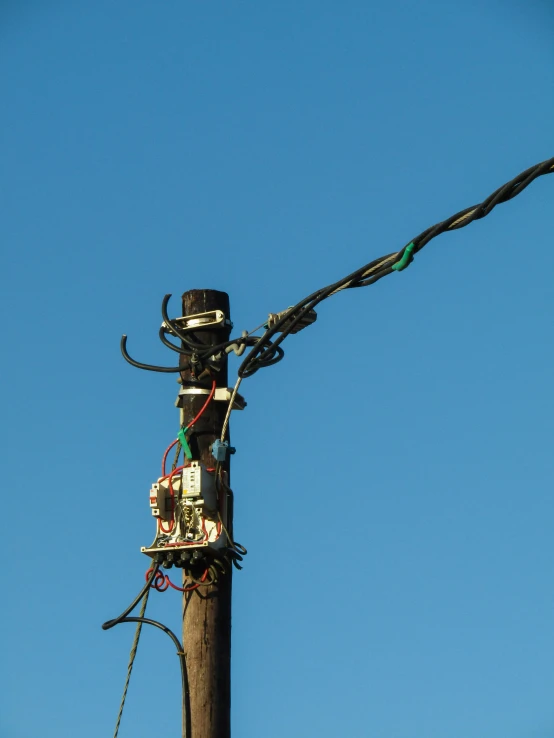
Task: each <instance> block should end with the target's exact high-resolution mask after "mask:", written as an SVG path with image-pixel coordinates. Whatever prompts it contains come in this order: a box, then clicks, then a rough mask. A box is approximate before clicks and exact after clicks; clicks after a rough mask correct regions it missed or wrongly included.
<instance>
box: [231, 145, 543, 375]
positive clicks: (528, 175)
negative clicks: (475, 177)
mask: <svg viewBox="0 0 554 738" xmlns="http://www.w3.org/2000/svg"><path fill="white" fill-rule="evenodd" d="M553 171H554V157H552V158H550V159H547V160H546V161H544V162H541V163H540V164H536V165H535V166H532V167H529V169H526V170H525V171H524V172H521V174H518V175H517V177H514V179H512V180H511V181H510V182H507V183H506V184H505V185H502V187H499V188H498V189H497V190H495V192H493V193H492V194H491V195H489V197H487V198H486V199H485V200H484V201H483V202H482V203H480V204H479V205H474V206H472V207H470V208H465V209H464V210H461V211H460V212H458V213H456V214H455V215H452V216H451V217H450V218H447V219H446V220H443V221H441V222H440V223H437V224H436V225H434V226H431V227H430V228H427V229H426V230H425V231H423V232H422V233H420V234H419V235H418V236H416V237H415V238H414V239H412V240H411V241H410V242H409V243H407V244H406V246H404V248H403V249H401V250H400V251H398V252H397V253H393V254H389V255H388V256H384V257H381V258H380V259H376V260H374V261H372V262H370V263H369V264H366V265H365V266H363V267H361V268H360V269H357V270H356V271H355V272H352V274H349V275H348V276H346V277H343V278H342V279H340V280H339V281H338V282H335V283H334V284H332V285H329V286H328V287H324V288H322V289H320V290H317V291H316V292H314V293H312V294H311V295H309V296H308V297H306V298H304V299H303V300H301V301H300V302H299V303H297V304H296V305H295V306H294V307H293V308H291V309H290V310H289V311H287V313H286V314H285V315H284V316H283V317H282V318H281V319H280V320H279V321H278V322H277V323H276V324H275V325H274V326H273V327H272V328H271V329H269V330H267V331H266V332H265V333H264V334H263V336H261V338H260V340H259V341H258V342H257V344H256V345H255V346H254V348H253V349H252V350H251V351H250V352H249V353H248V354H247V355H246V357H245V359H244V361H243V362H242V364H241V365H240V367H239V371H238V375H239V377H248V376H251V375H252V374H254V373H255V372H256V371H258V369H260V368H261V367H262V365H263V359H264V357H266V356H267V352H269V351H273V350H274V349H275V348H276V347H279V345H280V344H281V343H282V342H283V341H284V339H285V338H286V337H287V336H288V335H289V334H290V333H291V331H292V329H293V328H294V327H295V326H296V325H297V324H298V323H299V322H300V320H302V317H303V316H304V315H305V314H306V313H307V312H309V311H310V310H311V309H313V308H314V307H315V306H316V305H317V304H319V303H320V302H322V300H325V299H326V298H327V297H330V296H331V295H332V294H334V293H336V292H339V291H341V290H343V289H351V288H354V287H366V286H368V285H370V284H374V283H375V282H377V281H378V280H379V279H382V278H383V277H385V276H387V275H388V274H391V272H392V271H395V269H394V267H395V266H396V267H397V269H398V267H399V265H400V262H402V260H403V258H404V257H405V255H406V252H407V250H408V249H409V248H410V247H411V252H408V255H409V257H410V259H409V261H411V259H412V258H413V254H416V253H418V252H419V251H421V249H422V248H424V246H426V245H427V244H428V243H429V241H431V239H433V238H435V237H436V236H438V235H440V234H441V233H444V232H446V231H448V230H456V229H458V228H464V227H465V226H467V225H469V223H471V222H473V221H474V220H479V219H480V218H484V217H485V216H486V215H489V213H490V212H491V211H492V210H493V208H495V207H496V206H497V205H499V204H500V203H503V202H507V201H508V200H511V199H512V198H514V197H516V196H517V195H519V194H520V193H521V192H523V190H524V189H525V188H526V187H528V186H529V185H530V184H531V182H533V181H534V180H535V179H537V177H540V176H542V175H543V174H550V173H551V172H553ZM408 263H409V262H408ZM402 268H404V267H402ZM285 323H286V327H284V329H283V330H282V332H281V335H280V336H279V338H277V339H276V340H275V341H271V338H272V337H273V336H274V335H275V333H277V332H279V331H280V329H281V328H283V326H284V325H285Z"/></svg>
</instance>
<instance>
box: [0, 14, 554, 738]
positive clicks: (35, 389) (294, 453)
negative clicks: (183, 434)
mask: <svg viewBox="0 0 554 738" xmlns="http://www.w3.org/2000/svg"><path fill="white" fill-rule="evenodd" d="M553 32H554V9H553V7H552V5H551V3H549V2H540V1H539V0H527V2H524V1H523V0H519V1H516V0H504V2H500V0H469V2H465V1H464V2H462V1H461V0H459V1H456V2H454V1H453V0H447V1H446V2H445V1H444V0H417V2H415V1H414V2H408V0H402V1H400V0H388V1H387V2H384V1H383V2H363V1H362V0H348V1H347V2H341V3H339V2H329V0H319V1H318V2H315V1H314V0H296V2H289V1H288V0H286V1H285V2H276V1H275V0H269V1H268V0H265V1H264V2H232V1H228V2H222V1H221V0H211V1H210V2H208V1H207V0H163V1H161V2H160V1H158V2H154V0H118V2H113V1H108V0H95V1H94V2H90V1H88V2H85V1H84V0H82V1H81V2H74V3H70V2H67V1H66V2H63V1H62V0H58V1H57V2H54V1H53V0H52V1H51V2H47V1H46V0H44V1H42V0H41V1H40V2H39V0H36V1H35V2H32V1H31V0H29V1H28V2H24V1H23V0H21V2H15V0H13V1H12V2H7V1H6V0H4V2H2V3H0V99H1V115H0V141H1V143H0V146H1V152H2V166H1V170H0V188H1V202H2V208H1V212H2V215H1V218H0V237H1V244H2V254H3V256H2V290H1V293H0V299H1V301H2V310H3V316H4V319H3V323H2V333H3V335H2V346H3V360H2V365H1V376H2V394H3V398H2V414H3V422H2V430H1V434H2V452H3V463H2V480H3V496H4V509H3V516H2V528H1V536H2V537H1V540H2V542H3V546H4V561H5V562H6V565H5V566H6V568H5V575H4V585H3V607H2V610H1V616H0V618H1V625H2V652H1V653H2V678H1V694H2V698H1V699H2V708H1V717H0V735H1V736H2V738H35V737H36V736H40V737H41V738H60V737H65V736H79V738H100V736H110V735H111V734H112V731H113V724H114V720H115V716H116V712H117V708H118V705H119V700H120V694H121V689H122V686H123V679H124V676H125V669H126V664H127V657H128V651H129V647H130V643H131V639H132V635H133V628H132V626H121V627H119V628H116V629H115V630H113V631H110V632H109V633H104V632H102V631H101V629H100V624H101V623H102V622H103V621H104V620H106V619H107V618H109V617H113V616H115V615H116V614H117V613H118V612H120V611H121V609H122V608H123V606H124V605H126V604H127V603H128V602H129V601H130V600H131V598H132V597H133V596H134V594H135V593H136V592H137V591H138V589H139V588H140V586H141V582H142V577H143V572H144V570H145V566H146V560H145V558H144V556H143V555H142V554H141V553H140V546H141V545H144V544H147V543H149V542H150V540H151V538H152V534H153V526H152V519H151V516H150V512H149V509H148V503H147V493H148V489H149V487H150V484H151V482H152V481H154V480H155V478H156V476H157V474H158V468H159V461H160V456H161V453H162V451H163V449H164V448H165V446H166V445H167V443H168V442H169V441H170V440H171V439H172V438H174V437H175V433H176V428H177V423H178V418H177V415H176V411H175V409H174V407H173V401H174V397H175V394H176V389H177V385H176V384H175V377H174V376H172V375H169V376H168V375H166V376H164V375H155V374H148V373H146V372H140V371H138V370H136V369H133V368H131V367H129V366H128V365H127V364H125V363H124V361H123V360H122V358H121V356H120V354H119V348H118V342H119V338H120V335H121V334H122V333H123V332H125V333H128V334H129V348H130V350H131V351H132V353H133V354H134V355H136V356H137V357H138V358H141V359H142V360H144V361H148V362H152V363H167V362H169V361H172V360H173V357H171V356H169V355H168V353H169V352H167V350H166V349H164V348H163V347H162V346H161V344H160V343H159V342H158V340H157V337H156V333H157V329H158V327H159V323H160V315H159V305H160V301H161V298H162V296H163V295H164V294H165V293H166V292H172V293H174V294H175V295H176V296H178V295H179V294H180V293H181V292H183V291H185V290H187V289H191V288H197V287H211V288H217V289H222V290H225V291H227V292H229V294H230V296H231V303H232V313H233V319H234V322H235V326H236V328H237V330H239V331H240V330H242V329H251V328H253V327H254V326H255V325H257V324H259V323H260V322H262V321H263V319H264V318H265V317H266V316H267V313H268V312H270V311H271V312H273V311H278V310H282V309H284V308H285V307H287V306H288V305H290V304H291V303H293V302H296V301H297V300H298V299H300V298H301V297H303V296H304V295H305V294H307V293H309V292H311V291H313V290H314V289H316V288H317V287H320V286H322V285H324V284H326V283H328V282H331V281H334V280H335V279H337V278H338V277H340V276H342V275H343V274H347V273H348V272H349V271H351V270H353V269H354V268H356V267H357V266H360V265H362V264H363V263H365V262H367V261H369V260H371V259H372V258H375V257H377V256H379V255H381V254H385V253H389V252H391V251H394V250H396V249H398V248H399V247H401V246H403V245H404V244H405V243H407V241H409V240H410V238H412V237H413V236H415V235H416V234H418V233H419V232H420V231H421V230H423V229H424V228H426V227H427V226H429V225H431V224H432V223H434V222H436V221H438V220H440V219H443V218H445V217H447V216H449V215H450V214H451V213H453V212H455V211H457V210H460V209H461V208H463V207H466V206H469V205H472V204H474V203H475V202H478V201H480V200H481V199H483V198H484V197H485V196H487V195H488V194H489V193H490V192H492V190H494V189H495V188H496V187H498V186H499V185H501V184H503V183H504V182H505V181H507V180H509V179H511V178H512V177H513V176H515V175H516V174H517V173H518V172H520V171H521V170H523V169H525V168H526V167H528V166H531V165H532V164H534V163H536V162H539V161H541V160H544V159H546V158H549V157H551V156H553V155H554V139H553V135H552V131H553V130H554V128H553V123H554V94H553V92H554V89H553V83H554V48H553V45H552V38H553ZM553 197H554V177H543V178H541V179H540V180H538V181H537V182H535V183H534V184H533V185H532V186H531V187H530V188H529V189H528V190H526V191H525V192H524V193H523V194H522V195H521V196H520V197H518V198H517V199H515V200H513V201H512V202H511V203H509V204H506V205H502V206H501V207H499V208H498V209H497V210H495V211H494V213H493V214H492V215H491V216H490V217H488V218H486V219H484V220H482V221H480V222H478V223H474V224H472V225H471V226H470V227H468V228H466V229H463V230H460V231H457V232H454V233H450V234H447V235H445V236H442V237H440V238H439V239H437V240H435V241H433V242H432V244H430V245H429V247H428V248H427V249H425V250H424V251H423V252H422V253H421V254H420V255H418V256H417V258H416V260H415V262H414V263H413V264H412V265H411V266H410V268H409V269H408V270H407V271H405V272H402V273H400V274H394V275H392V276H390V277H388V278H387V279H386V280H382V281H381V282H380V283H379V284H378V285H376V286H374V287H371V288H369V289H365V290H354V291H350V292H346V293H343V294H341V295H338V296H336V297H335V298H333V299H332V300H329V301H327V302H326V303H324V304H323V305H322V306H321V308H320V310H319V320H318V322H317V324H316V325H315V326H313V327H312V328H310V330H307V331H305V332H303V333H301V334H300V335H298V336H292V337H290V338H289V339H288V341H287V344H286V347H285V348H286V352H287V353H286V359H285V361H283V362H282V363H280V364H279V365H278V366H276V367H273V368H271V369H268V370H266V371H262V372H260V373H258V374H257V375H256V376H255V377H253V378H252V379H250V380H248V381H247V382H245V383H244V385H243V393H244V395H245V397H246V399H247V400H248V408H247V410H246V411H245V412H244V413H242V414H237V415H236V416H235V417H233V422H232V432H233V441H234V445H236V447H237V454H236V456H235V457H234V459H233V480H234V484H233V486H234V488H235V493H236V499H237V509H236V522H235V529H236V534H237V538H238V540H239V541H241V542H242V543H243V544H244V545H246V546H247V548H248V549H249V555H248V557H247V560H246V566H245V569H244V571H243V572H241V573H239V574H237V576H236V577H235V580H234V620H233V714H232V722H233V735H234V736H235V738H282V736H290V737H291V738H297V737H298V738H300V737H302V738H303V737H304V736H309V737H311V736H314V737H317V738H336V736H342V735H346V736H349V738H359V737H360V738H365V737H366V736H371V737H373V736H374V737H375V738H552V736H554V700H553V696H552V695H553V694H554V594H553V593H554V588H553V572H554V554H553V549H552V530H553V528H554V500H553V495H552V490H553V478H554V460H553V454H552V438H553V425H554V421H553V417H554V393H553V389H552V387H553V385H552V366H553V363H554V350H553V342H552V329H553V321H552V315H553V311H554V295H553V279H552V277H553V273H554V251H553V249H552V245H551V241H552V200H553ZM177 305H178V297H176V299H175V300H174V307H175V309H177ZM236 367H237V363H236V361H234V362H233V366H232V374H234V372H236ZM149 608H150V612H151V615H152V617H159V618H160V619H161V620H163V621H165V622H167V623H168V624H169V625H171V626H173V627H174V628H176V629H178V627H179V614H180V598H179V595H178V594H177V593H175V592H173V593H172V592H167V593H165V594H163V595H162V594H157V593H153V596H152V598H151V602H150V605H149ZM166 641H167V639H166V638H165V637H164V636H163V635H161V634H159V633H157V632H145V633H144V635H143V639H142V642H141V648H140V650H139V654H138V657H137V661H136V665H135V673H134V676H133V681H132V683H131V689H130V692H129V698H128V704H127V708H126V712H125V715H124V718H123V723H122V728H121V733H120V735H121V738H126V737H127V736H129V738H148V737H150V736H152V735H154V734H156V735H172V736H176V735H179V730H180V727H179V726H180V722H179V721H180V716H179V709H180V708H179V673H178V664H177V659H176V658H175V656H174V651H173V649H172V647H171V645H170V643H169V641H167V642H166Z"/></svg>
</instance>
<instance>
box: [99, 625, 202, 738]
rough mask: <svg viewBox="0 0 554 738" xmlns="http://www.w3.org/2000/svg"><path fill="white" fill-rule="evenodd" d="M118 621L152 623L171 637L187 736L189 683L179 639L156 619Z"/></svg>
mask: <svg viewBox="0 0 554 738" xmlns="http://www.w3.org/2000/svg"><path fill="white" fill-rule="evenodd" d="M119 623H143V624H144V625H153V626H154V627H155V628H159V629H160V630H163V632H164V633H166V634H167V635H168V636H169V637H170V638H171V640H172V641H173V643H174V644H175V647H176V648H177V656H178V657H179V665H180V667H181V690H182V700H183V715H184V721H183V723H184V732H183V738H188V736H190V735H191V724H190V693H189V684H188V675H187V662H186V658H185V653H184V651H183V646H182V644H181V641H180V640H179V639H178V638H177V636H176V635H175V633H174V632H173V631H172V630H170V629H169V628H168V627H167V626H166V625H164V624H163V623H159V622H158V621H157V620H150V618H139V617H125V618H122V619H121V620H119V621H118V623H114V625H118V624H119ZM102 627H104V626H102ZM110 627H112V626H110Z"/></svg>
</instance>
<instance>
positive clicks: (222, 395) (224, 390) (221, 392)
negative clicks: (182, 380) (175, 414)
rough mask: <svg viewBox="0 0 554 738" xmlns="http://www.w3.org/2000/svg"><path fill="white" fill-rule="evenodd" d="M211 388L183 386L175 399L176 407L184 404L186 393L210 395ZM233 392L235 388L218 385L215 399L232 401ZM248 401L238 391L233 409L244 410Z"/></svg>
mask: <svg viewBox="0 0 554 738" xmlns="http://www.w3.org/2000/svg"><path fill="white" fill-rule="evenodd" d="M210 392H211V390H209V389H206V388H204V387H181V389H180V390H179V394H178V395H177V399H176V400H175V407H181V406H182V399H181V398H182V397H185V396H186V395H209V394H210ZM232 394H233V390H232V389H231V388H230V387H216V388H215V392H214V400H216V401H217V402H230V401H231V395H232ZM247 404H248V403H247V402H246V400H245V399H244V397H243V396H242V395H239V394H238V392H237V394H236V395H235V399H234V401H233V407H232V408H231V409H232V410H244V408H245V407H246V405H247Z"/></svg>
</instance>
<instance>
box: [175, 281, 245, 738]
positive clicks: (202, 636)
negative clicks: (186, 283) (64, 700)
mask: <svg viewBox="0 0 554 738" xmlns="http://www.w3.org/2000/svg"><path fill="white" fill-rule="evenodd" d="M182 300H183V313H182V314H183V315H194V314H197V313H204V312H207V311H210V310H221V311H223V313H224V314H225V317H226V318H227V319H229V320H230V307H229V296H228V295H227V294H226V293H225V292H219V291H217V290H190V291H189V292H185V294H184V295H183V298H182ZM229 333H230V326H229V325H225V324H224V325H222V326H218V327H216V328H214V329H212V328H206V329H204V328H203V329H201V330H199V331H198V332H197V333H195V336H194V338H195V340H197V341H198V342H202V343H205V344H206V345H211V346H214V345H216V344H218V343H222V342H223V341H225V340H227V339H228V337H229ZM185 363H186V364H187V365H188V358H186V359H185V358H183V359H182V364H183V365H185ZM199 376H200V375H199ZM181 377H182V380H181V381H182V383H183V385H184V386H185V387H187V386H189V387H201V388H205V389H210V388H211V385H212V381H213V378H215V380H216V383H217V386H218V387H227V381H228V380H227V356H226V355H225V360H224V361H223V364H222V367H221V369H220V370H219V372H217V373H214V377H213V378H212V377H209V376H207V377H204V378H203V379H200V380H198V379H196V378H195V377H194V376H193V375H192V373H191V371H190V369H187V370H186V371H183V373H182V375H181ZM205 400H206V395H205V394H204V395H194V394H189V395H183V397H182V408H183V411H184V417H185V422H186V420H187V419H188V420H190V419H191V418H193V417H194V416H195V414H196V413H197V412H198V411H199V410H200V408H201V407H202V405H203V404H204V402H205ZM226 411H227V403H226V402H215V401H213V402H211V403H210V404H209V405H208V407H207V409H206V411H205V412H204V414H203V415H202V417H201V418H200V420H199V421H198V423H197V424H196V425H195V426H194V433H193V438H192V440H191V450H192V452H193V455H194V458H195V459H198V460H199V461H200V462H201V463H202V464H204V465H205V466H207V467H214V466H215V462H214V459H213V456H212V455H211V452H210V446H211V445H212V443H213V442H214V441H215V440H216V439H217V438H219V437H220V435H221V429H222V426H223V421H224V418H225V414H226ZM224 468H225V470H226V471H227V473H229V468H228V462H227V464H226V465H225V467H224ZM231 514H232V510H231ZM227 525H228V529H229V530H232V521H231V520H229V521H228V524H227ZM231 589H232V566H231V565H229V566H228V568H227V573H226V574H224V575H221V576H220V577H219V580H218V581H217V583H216V584H214V585H212V586H210V587H200V588H199V589H196V590H193V591H191V592H186V593H185V594H184V595H183V649H184V653H185V657H186V664H187V674H188V683H189V695H190V699H189V709H190V732H189V734H188V736H187V738H230V735H231ZM183 721H184V716H183ZM185 730H186V729H185V725H184V722H183V735H185Z"/></svg>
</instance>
